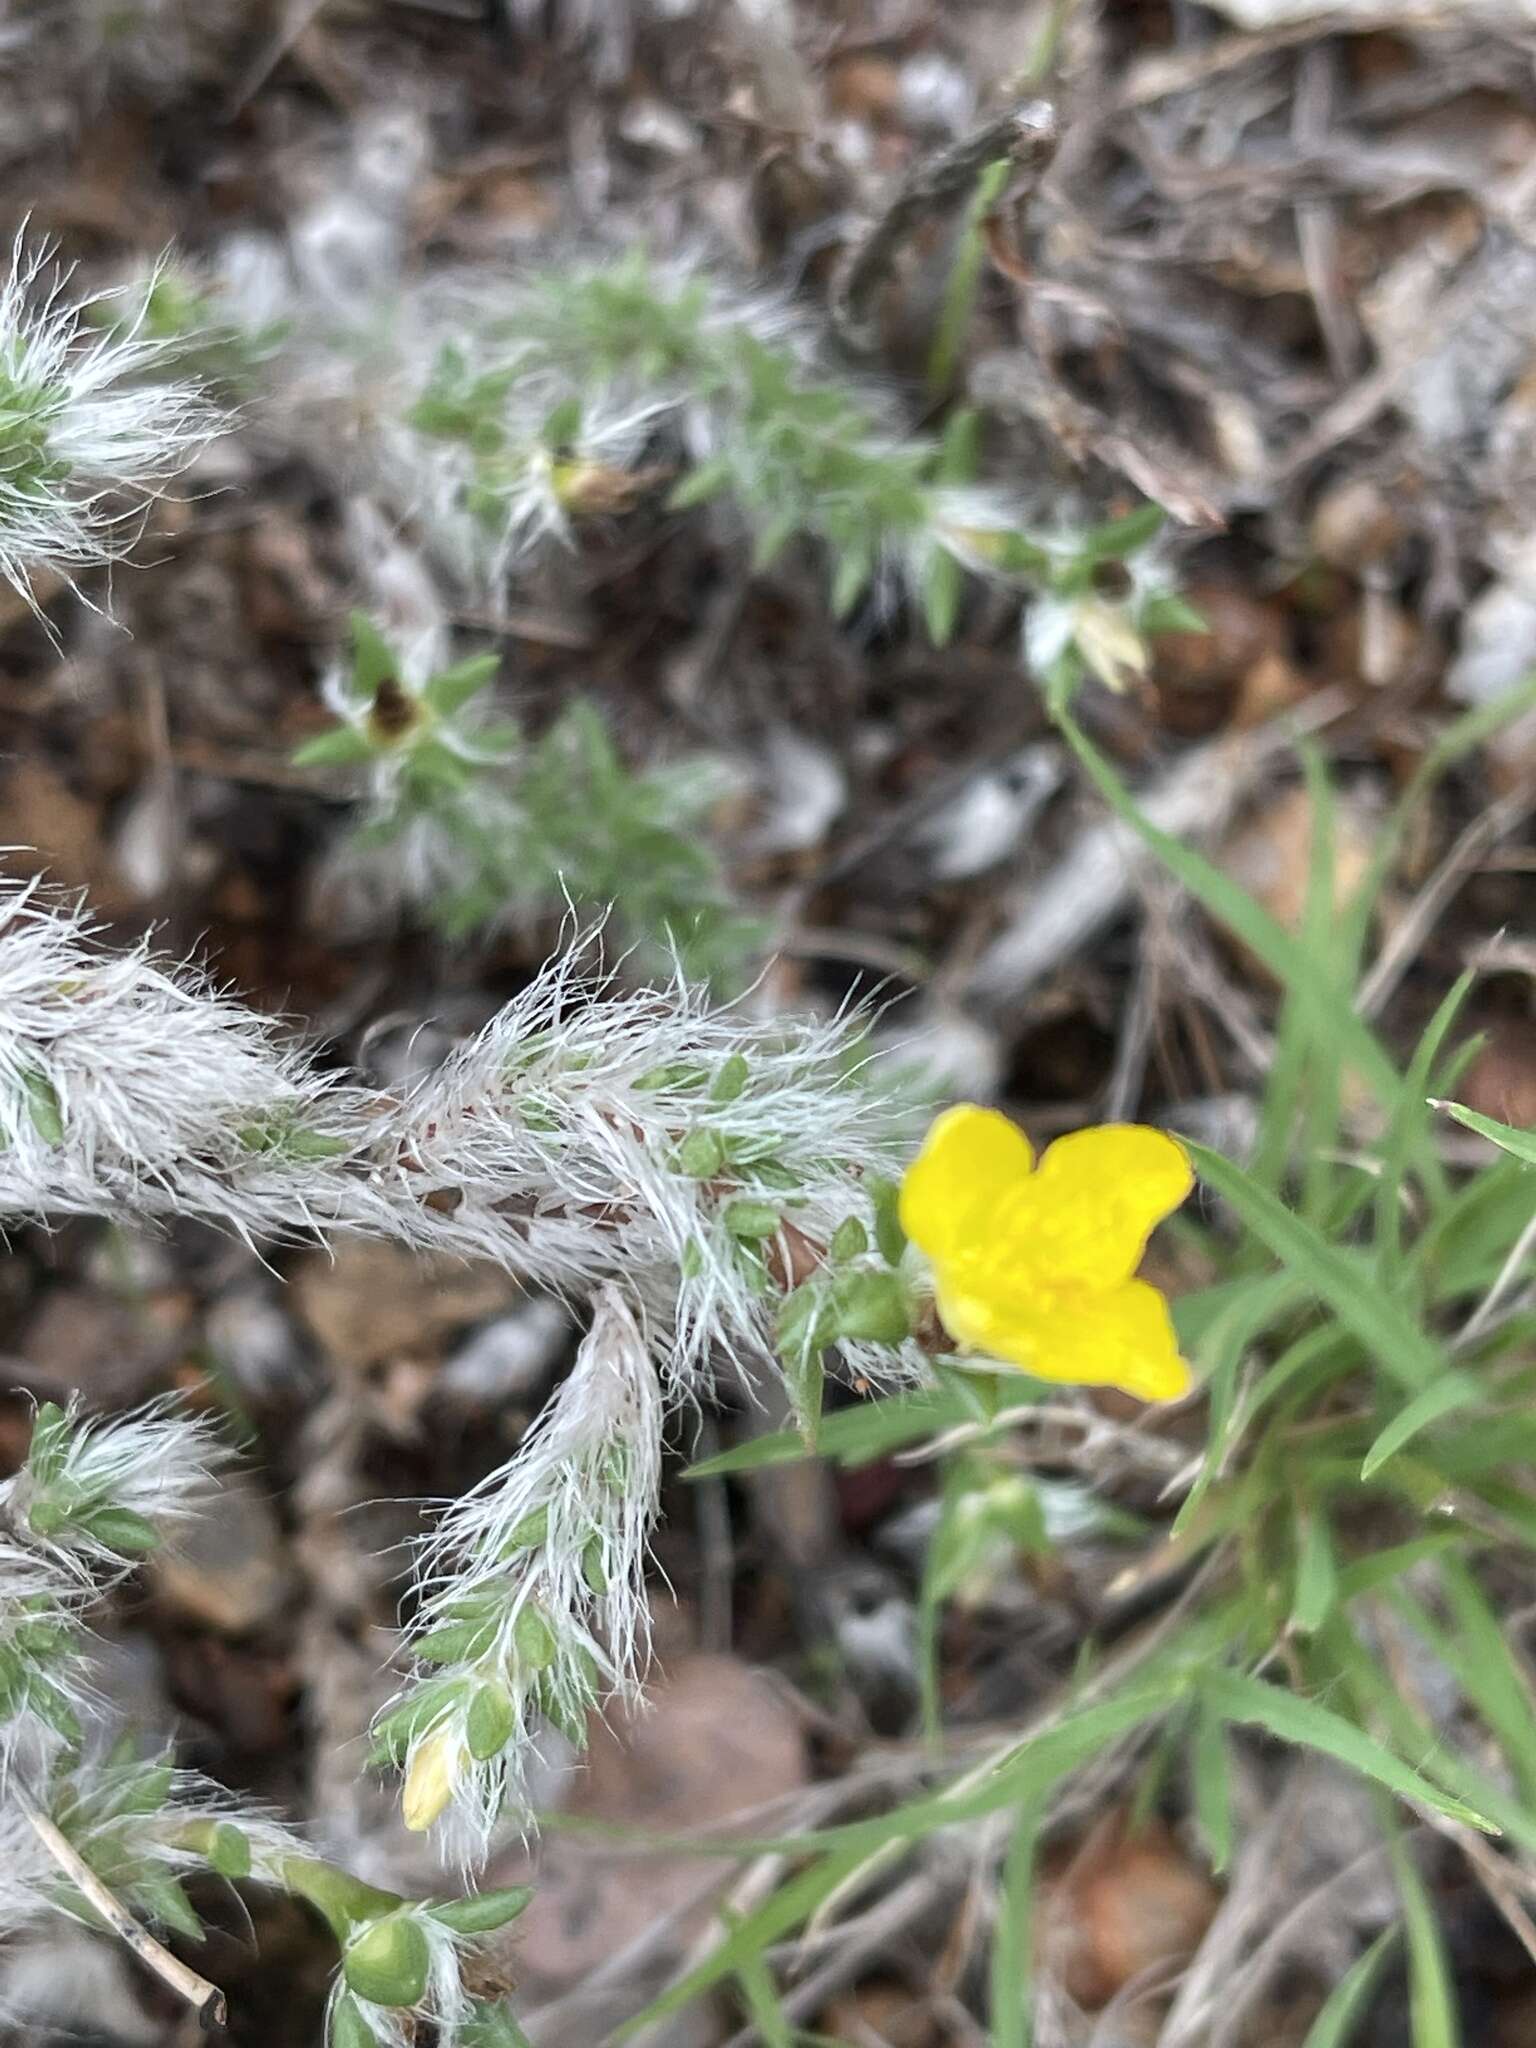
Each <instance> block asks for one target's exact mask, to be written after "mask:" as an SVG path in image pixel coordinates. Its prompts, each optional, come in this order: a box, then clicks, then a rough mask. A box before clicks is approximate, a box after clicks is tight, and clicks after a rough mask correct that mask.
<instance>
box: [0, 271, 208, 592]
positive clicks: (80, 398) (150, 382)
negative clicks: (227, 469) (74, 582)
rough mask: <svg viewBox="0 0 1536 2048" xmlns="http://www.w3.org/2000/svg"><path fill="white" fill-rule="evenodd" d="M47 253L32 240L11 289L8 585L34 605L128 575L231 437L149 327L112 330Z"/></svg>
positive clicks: (5, 353)
mask: <svg viewBox="0 0 1536 2048" xmlns="http://www.w3.org/2000/svg"><path fill="white" fill-rule="evenodd" d="M67 284H68V272H67V271H66V270H62V269H60V268H59V266H58V265H56V264H55V263H54V262H53V261H52V258H51V256H50V253H49V251H48V249H47V248H46V246H45V245H42V244H33V245H31V246H29V245H28V244H27V243H26V242H25V240H24V239H23V238H22V237H20V236H18V238H17V241H16V243H15V245H14V247H13V249H12V252H11V260H10V266H9V269H8V270H7V272H6V273H5V275H4V276H3V277H0V580H3V581H5V582H8V583H11V584H13V585H15V587H16V588H17V589H19V590H21V591H22V592H23V593H27V592H30V590H31V588H32V581H33V578H34V576H35V574H36V572H37V571H38V570H39V569H40V568H48V569H52V570H54V571H56V572H57V573H59V574H61V575H63V576H66V577H68V576H71V575H72V574H74V573H75V572H76V571H78V570H81V569H85V568H90V567H92V566H94V565H96V564H98V563H103V562H111V561H115V560H116V559H118V557H120V556H121V555H122V554H123V553H124V552H125V550H126V549H128V548H129V547H131V546H132V544H133V542H134V540H135V539H136V538H137V537H138V534H139V533H140V531H141V530H142V527H143V523H144V518H145V515H146V512H147V510H148V507H149V505H150V503H151V502H152V500H153V498H154V497H155V495H156V493H157V492H159V491H160V490H161V489H163V487H164V486H165V485H166V483H168V482H169V481H170V480H171V479H172V478H173V477H175V476H176V475H178V474H179V473H180V472H181V471H182V470H184V469H185V468H186V466H187V464H188V463H189V462H190V461H191V460H192V458H193V457H194V456H195V455H196V453H197V452H198V450H199V449H200V448H201V447H202V446H203V444H204V443H205V442H206V441H207V439H208V438H209V436H210V434H211V433H213V432H214V431H215V429H216V427H217V425H218V416H217V414H216V413H215V412H214V410H213V409H212V407H210V406H209V404H208V403H207V401H206V400H205V399H204V397H203V396H202V393H201V392H200V390H199V389H198V387H197V386H196V385H195V384H193V383H190V382H186V381H175V380H173V379H171V378H170V377H169V376H168V374H167V373H168V369H169V364H170V359H171V356H172V354H173V350H172V348H171V346H170V345H169V344H168V343H167V342H165V341H164V340H161V339H157V338H155V337H153V336H151V335H148V334H146V333H145V332H144V331H143V323H142V320H141V319H137V318H134V319H129V320H128V321H127V322H126V323H124V324H121V325H117V326H113V327H110V328H103V327H102V326H100V325H99V324H98V322H97V320H96V318H95V317H94V316H95V315H96V314H98V313H99V312H100V311H101V310H102V307H103V305H104V304H108V303H110V295H101V294H98V295H96V297H95V298H94V299H92V298H86V299H83V300H73V299H70V298H69V297H67V296H66V287H67Z"/></svg>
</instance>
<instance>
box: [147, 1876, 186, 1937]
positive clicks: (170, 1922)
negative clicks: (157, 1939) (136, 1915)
mask: <svg viewBox="0 0 1536 2048" xmlns="http://www.w3.org/2000/svg"><path fill="white" fill-rule="evenodd" d="M134 1893H135V1896H136V1898H137V1901H138V1903H139V1904H140V1905H141V1906H142V1907H143V1908H144V1910H145V1912H147V1913H149V1914H150V1915H151V1916H152V1917H153V1918H154V1919H156V1920H158V1921H159V1922H160V1923H161V1925H162V1926H165V1927H170V1928H173V1929H174V1930H175V1932H176V1933H177V1934H181V1935H185V1937H186V1938H187V1940H188V1941H201V1940H202V1938H203V1923H202V1921H201V1920H199V1918H198V1917H197V1915H196V1913H195V1912H194V1911H193V1910H192V1901H191V1900H190V1899H189V1898H188V1897H187V1895H186V1893H185V1891H184V1890H183V1889H182V1887H181V1884H180V1882H179V1881H178V1880H177V1879H176V1878H174V1877H163V1876H154V1877H141V1878H140V1879H139V1881H138V1882H137V1884H135V1886H134Z"/></svg>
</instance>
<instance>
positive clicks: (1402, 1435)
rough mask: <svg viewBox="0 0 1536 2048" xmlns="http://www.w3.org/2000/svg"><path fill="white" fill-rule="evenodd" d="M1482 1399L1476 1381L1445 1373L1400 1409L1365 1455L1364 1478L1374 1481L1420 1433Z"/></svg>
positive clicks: (1453, 1373)
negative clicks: (1390, 1461) (1454, 1412)
mask: <svg viewBox="0 0 1536 2048" xmlns="http://www.w3.org/2000/svg"><path fill="white" fill-rule="evenodd" d="M1482 1398H1483V1390H1482V1388H1481V1387H1480V1386H1479V1385H1478V1383H1477V1381H1476V1380H1474V1379H1472V1378H1471V1377H1470V1376H1469V1375H1468V1374H1467V1373H1464V1372H1448V1373H1443V1374H1442V1375H1441V1376H1440V1378H1439V1379H1437V1380H1434V1381H1432V1382H1431V1383H1430V1385H1429V1386H1427V1387H1426V1388H1425V1389H1424V1391H1423V1393H1422V1394H1420V1395H1418V1396H1417V1397H1416V1399H1414V1400H1412V1401H1410V1402H1409V1403H1408V1406H1407V1407H1406V1408H1402V1409H1399V1410H1398V1412H1397V1414H1396V1415H1394V1416H1393V1418H1392V1420H1391V1421H1390V1422H1389V1423H1388V1424H1387V1426H1386V1428H1385V1429H1384V1430H1383V1431H1382V1432H1381V1434H1380V1436H1378V1437H1377V1439H1376V1441H1375V1442H1374V1443H1373V1444H1372V1445H1371V1448H1370V1449H1369V1450H1368V1451H1367V1452H1366V1454H1365V1462H1364V1464H1362V1465H1361V1467H1360V1477H1361V1478H1362V1479H1371V1478H1374V1477H1375V1475H1376V1473H1377V1472H1379V1471H1380V1470H1381V1468H1382V1466H1383V1465H1385V1463H1386V1462H1387V1460H1388V1458H1395V1457H1396V1456H1397V1453H1398V1452H1399V1451H1400V1450H1402V1449H1403V1447H1404V1446H1405V1445H1406V1444H1409V1443H1411V1442H1412V1441H1413V1439H1414V1438H1415V1437H1416V1436H1417V1435H1418V1434H1419V1431H1420V1430H1421V1429H1428V1428H1429V1427H1430V1425H1431V1424H1432V1423H1436V1422H1438V1421H1439V1420H1440V1419H1441V1417H1442V1416H1444V1415H1449V1414H1450V1413H1451V1412H1452V1410H1453V1409H1457V1408H1470V1407H1472V1406H1473V1405H1474V1404H1475V1403H1476V1402H1478V1401H1481V1400H1482Z"/></svg>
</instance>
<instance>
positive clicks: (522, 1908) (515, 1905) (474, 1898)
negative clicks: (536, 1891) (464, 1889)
mask: <svg viewBox="0 0 1536 2048" xmlns="http://www.w3.org/2000/svg"><path fill="white" fill-rule="evenodd" d="M532 1898H533V1886H532V1885H531V1884H513V1885H505V1886H503V1887H502V1888H501V1890H499V1891H489V1892H471V1893H470V1894H469V1896H468V1897H467V1898H463V1899H449V1900H447V1901H445V1903H444V1904H442V1905H440V1906H434V1907H433V1908H432V1909H431V1910H432V1918H433V1919H434V1920H440V1921H441V1922H442V1924H443V1925H444V1926H445V1927H451V1928H452V1929H453V1931H454V1933H455V1934H494V1933H495V1932H496V1930H497V1928H498V1927H505V1926H506V1925H507V1923H508V1922H509V1921H511V1920H515V1919H516V1918H517V1916H518V1915H519V1913H523V1912H526V1911H527V1909H528V1905H529V1902H530V1901H531V1900H532Z"/></svg>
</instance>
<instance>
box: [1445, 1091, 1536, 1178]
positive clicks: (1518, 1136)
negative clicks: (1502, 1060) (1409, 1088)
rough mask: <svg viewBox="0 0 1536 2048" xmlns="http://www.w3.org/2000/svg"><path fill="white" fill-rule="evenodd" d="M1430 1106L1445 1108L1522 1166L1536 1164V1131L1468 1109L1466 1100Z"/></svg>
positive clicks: (1460, 1121)
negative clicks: (1524, 1129) (1503, 1122)
mask: <svg viewBox="0 0 1536 2048" xmlns="http://www.w3.org/2000/svg"><path fill="white" fill-rule="evenodd" d="M1430 1108H1431V1109H1443V1110H1444V1111H1445V1113H1446V1115H1447V1116H1452V1117H1454V1118H1455V1119H1456V1121H1457V1123H1459V1124H1465V1125H1466V1127H1467V1129H1468V1130H1469V1131H1476V1132H1477V1134H1478V1136H1479V1137H1481V1138H1491V1139H1492V1140H1493V1142H1494V1144H1495V1145H1497V1146H1498V1147H1499V1149H1500V1151H1502V1152H1508V1153H1509V1154H1510V1156H1511V1157H1512V1158H1514V1159H1518V1160H1519V1161H1520V1163H1521V1165H1522V1166H1536V1131H1522V1130H1519V1129H1517V1128H1516V1126H1515V1125H1514V1124H1501V1123H1500V1122H1499V1120H1498V1118H1497V1117H1492V1116H1483V1115H1482V1114H1481V1113H1480V1112H1479V1111H1477V1110H1475V1109H1468V1108H1467V1106H1466V1104H1465V1103H1464V1102H1440V1101H1434V1102H1431V1103H1430Z"/></svg>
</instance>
